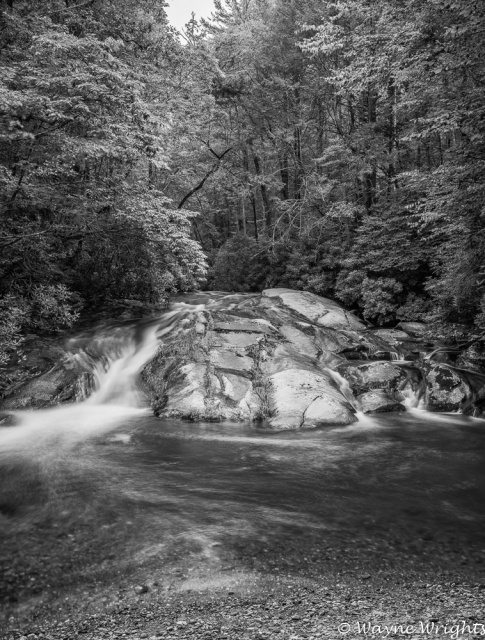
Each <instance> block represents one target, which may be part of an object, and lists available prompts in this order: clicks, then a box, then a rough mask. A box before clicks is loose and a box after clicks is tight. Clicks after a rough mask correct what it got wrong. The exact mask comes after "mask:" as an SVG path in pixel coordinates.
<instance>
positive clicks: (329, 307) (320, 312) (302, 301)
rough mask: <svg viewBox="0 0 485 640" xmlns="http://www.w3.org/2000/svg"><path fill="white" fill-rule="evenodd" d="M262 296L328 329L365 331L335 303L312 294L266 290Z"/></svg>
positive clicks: (359, 323) (360, 324)
mask: <svg viewBox="0 0 485 640" xmlns="http://www.w3.org/2000/svg"><path fill="white" fill-rule="evenodd" d="M263 296H266V297H269V298H273V297H276V298H278V299H279V300H280V301H281V302H282V303H283V305H285V306H286V307H288V308H289V309H291V310H292V311H295V312H296V313H298V314H300V315H301V316H304V317H305V318H307V319H308V320H310V321H311V322H314V323H316V324H318V325H321V326H323V327H327V328H329V329H351V330H359V329H360V330H363V329H365V325H364V324H363V323H362V322H360V320H358V319H357V318H356V317H355V316H354V315H353V314H352V313H350V312H348V311H346V310H345V309H343V307H341V306H340V305H339V304H338V303H337V302H334V301H333V300H329V299H328V298H322V297H321V296H317V295H315V294H314V293H309V292H307V291H294V290H292V289H266V290H265V291H263Z"/></svg>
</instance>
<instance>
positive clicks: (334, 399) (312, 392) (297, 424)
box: [268, 369, 356, 430]
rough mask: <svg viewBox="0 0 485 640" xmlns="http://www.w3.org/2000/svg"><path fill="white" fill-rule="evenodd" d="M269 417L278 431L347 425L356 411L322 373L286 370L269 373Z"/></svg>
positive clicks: (271, 424)
mask: <svg viewBox="0 0 485 640" xmlns="http://www.w3.org/2000/svg"><path fill="white" fill-rule="evenodd" d="M268 382H269V388H270V391H269V397H270V407H271V414H272V415H271V417H270V419H269V425H270V426H271V427H272V428H274V429H278V430H287V429H299V428H303V429H311V428H315V427H319V426H325V425H348V424H351V423H352V422H355V420H356V418H355V414H354V411H353V409H352V407H350V406H349V405H348V403H347V400H346V399H345V397H344V396H343V395H342V394H341V393H340V391H339V390H338V389H337V388H336V387H335V385H334V384H333V383H332V381H331V380H330V379H329V378H328V377H327V376H326V375H325V374H323V373H322V374H321V375H317V374H316V373H313V372H311V371H305V370H301V369H287V370H285V371H280V372H278V373H275V374H273V375H271V376H269V379H268Z"/></svg>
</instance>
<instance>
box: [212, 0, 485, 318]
mask: <svg viewBox="0 0 485 640" xmlns="http://www.w3.org/2000/svg"><path fill="white" fill-rule="evenodd" d="M216 6H217V11H216V15H215V18H216V20H214V21H212V22H211V23H209V24H207V25H206V28H207V30H208V33H209V34H210V36H211V38H210V40H209V41H208V43H206V45H205V46H206V47H208V48H209V49H210V50H211V51H212V53H213V55H214V57H215V59H216V61H217V65H216V75H215V80H214V89H213V91H214V95H215V97H216V99H217V102H218V105H219V107H220V108H221V109H222V111H223V113H224V114H225V119H224V120H222V119H221V126H220V127H219V128H218V129H217V130H216V131H214V133H213V136H214V137H216V136H217V135H219V137H220V139H221V140H222V139H224V141H225V144H226V145H228V146H230V147H232V149H233V151H232V153H231V155H230V156H229V157H228V159H227V161H226V162H225V164H224V167H223V168H222V170H221V173H220V176H219V184H216V183H215V182H214V183H213V184H212V185H211V188H210V189H207V190H206V192H205V202H204V207H206V209H207V210H209V211H212V216H211V217H210V218H207V217H206V218H205V220H206V221H207V222H206V228H205V235H204V240H205V246H206V248H207V249H212V247H213V246H214V243H215V244H216V246H217V244H220V243H224V242H225V241H228V242H229V244H228V248H225V247H223V249H221V251H220V252H219V254H218V257H217V259H216V261H215V269H214V276H215V282H214V286H216V287H218V286H220V284H223V283H226V281H227V278H228V273H229V272H230V271H231V266H230V263H231V261H232V260H233V248H234V246H235V243H236V240H235V238H234V236H236V238H237V237H240V236H241V235H251V236H252V237H253V238H254V240H257V241H258V246H257V247H256V248H255V250H251V256H250V257H248V258H247V259H246V260H245V261H243V262H242V264H244V265H245V266H244V268H242V269H241V270H240V273H239V280H238V283H235V282H234V284H233V286H234V288H241V289H248V288H249V289H251V288H254V287H260V286H264V285H276V284H277V285H282V286H292V287H298V288H303V289H307V290H310V291H314V292H316V293H320V294H324V295H329V296H333V297H337V298H338V299H340V300H341V301H343V302H344V303H345V304H347V305H350V306H353V307H354V308H356V309H358V310H359V311H360V312H361V313H362V314H363V316H364V317H365V318H366V319H367V320H369V321H371V322H373V323H377V324H389V323H390V324H392V323H395V322H397V321H398V320H400V319H403V320H404V319H405V320H410V319H413V320H430V321H433V322H441V323H443V322H447V323H465V324H468V325H473V323H477V324H478V325H479V326H480V325H483V324H484V323H485V321H484V317H485V314H484V311H483V309H484V308H485V306H484V298H483V296H484V293H485V289H484V287H485V276H484V272H485V263H484V257H485V254H484V251H485V238H484V220H483V215H484V208H483V207H484V203H485V182H484V177H485V164H484V161H485V137H484V135H485V62H484V61H485V38H484V37H483V36H484V33H485V5H484V3H483V2H481V1H480V0H471V1H469V0H431V1H429V0H326V1H325V2H321V1H320V0H318V1H317V0H305V1H301V0H298V1H296V0H274V1H270V0H245V1H243V0H240V1H235V0H226V1H225V2H224V3H222V2H221V1H216ZM221 182H222V183H223V185H224V188H223V189H221V187H220V183H221ZM209 222H210V223H211V225H212V226H210V225H209V224H208V223H209ZM214 227H215V228H216V230H217V232H218V233H217V234H214ZM247 246H248V244H247V242H246V241H244V242H242V241H241V242H240V247H241V249H240V250H242V248H243V247H247ZM224 261H225V262H226V264H227V265H228V269H227V270H225V269H224V266H223V263H224ZM246 265H248V266H246ZM258 265H259V273H260V275H261V276H262V277H260V278H255V277H254V272H255V271H258ZM268 265H270V267H269V268H268ZM232 270H233V271H234V268H232ZM220 274H223V275H222V276H221V275H220ZM231 282H233V280H231ZM219 283H220V284H219Z"/></svg>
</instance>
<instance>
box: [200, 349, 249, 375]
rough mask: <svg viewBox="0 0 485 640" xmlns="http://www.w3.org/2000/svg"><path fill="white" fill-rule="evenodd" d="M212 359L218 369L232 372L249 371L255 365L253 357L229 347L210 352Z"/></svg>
mask: <svg viewBox="0 0 485 640" xmlns="http://www.w3.org/2000/svg"><path fill="white" fill-rule="evenodd" d="M210 361H211V363H212V364H213V365H214V366H215V367H217V369H221V370H223V371H229V372H232V373H241V372H246V373H249V371H251V369H252V367H253V361H252V359H251V358H249V357H247V356H244V355H241V354H240V353H237V352H233V351H229V350H227V349H221V350H219V351H215V350H212V351H211V352H210Z"/></svg>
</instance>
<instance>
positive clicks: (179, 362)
mask: <svg viewBox="0 0 485 640" xmlns="http://www.w3.org/2000/svg"><path fill="white" fill-rule="evenodd" d="M200 295H201V294H196V295H195V298H196V300H198V299H199V298H200ZM203 299H204V302H203V303H202V304H201V306H200V307H197V308H195V307H192V309H193V310H191V309H190V308H189V309H188V310H187V311H186V312H181V313H180V319H178V320H176V322H175V325H174V330H173V331H172V332H171V333H169V334H167V335H166V336H165V337H164V343H163V344H162V345H161V346H160V347H159V349H158V351H157V352H156V353H154V354H153V358H152V359H151V360H150V361H149V362H148V363H147V364H146V365H145V366H144V367H143V369H142V371H141V375H140V386H141V388H142V389H143V391H144V393H145V395H146V397H147V399H148V401H149V403H150V405H151V407H152V409H153V412H154V414H155V415H156V416H158V417H161V418H171V419H183V420H191V421H203V422H211V421H238V422H241V421H244V422H247V421H258V422H261V423H264V425H265V426H267V427H268V428H271V429H275V430H286V429H311V428H317V427H323V426H328V425H348V424H351V423H352V422H355V420H356V419H357V418H356V411H357V408H358V409H359V410H360V409H362V411H364V412H365V413H381V412H394V411H403V410H405V407H404V405H403V402H404V400H405V397H409V396H410V395H413V394H414V395H415V396H416V398H418V399H419V398H421V399H423V400H424V401H425V403H426V404H427V405H428V406H429V408H430V409H431V410H437V411H440V410H441V411H443V410H456V409H458V408H460V407H462V406H467V407H469V406H470V405H473V402H474V398H478V397H479V396H480V398H481V397H482V396H484V397H485V391H483V392H480V389H481V388H482V387H485V382H484V383H483V384H482V383H480V382H479V381H475V383H471V382H470V381H468V382H467V379H468V378H467V376H466V375H465V373H466V372H462V373H460V372H459V370H453V368H452V367H450V366H449V365H446V364H441V363H425V362H412V361H411V360H412V353H411V351H412V350H413V353H414V351H416V349H419V348H420V347H419V344H418V345H417V346H416V337H415V336H416V334H417V333H418V330H421V329H422V327H421V325H420V326H419V327H417V326H414V325H415V324H416V323H402V325H401V328H400V329H399V330H398V329H377V330H375V329H367V328H366V327H365V325H364V324H363V323H362V322H361V321H360V320H359V319H358V318H357V317H356V316H354V315H353V314H352V313H350V312H348V311H346V310H345V309H343V308H342V307H341V306H340V305H339V304H338V303H336V302H334V301H332V300H328V299H326V298H322V297H320V296H317V295H315V294H312V293H308V292H301V291H293V290H291V289H269V290H266V291H263V293H262V294H244V295H242V294H241V295H238V294H227V295H224V294H222V293H219V292H217V293H214V294H211V293H207V294H204V298H203ZM197 304H198V302H197ZM407 324H411V325H412V327H411V328H410V332H409V333H407V332H406V331H405V327H406V326H407ZM140 327H141V325H140ZM411 329H412V331H411ZM123 331H125V332H127V331H131V332H132V334H133V335H132V339H133V336H136V333H137V325H135V324H133V325H132V326H131V327H128V328H127V327H126V326H125V327H124V328H121V327H118V328H115V329H113V331H112V333H111V338H112V340H114V342H113V343H112V348H113V349H115V351H116V348H118V347H116V345H118V344H119V343H121V341H122V340H123V338H125V339H126V336H127V335H129V334H127V333H125V334H124V333H123ZM411 334H412V335H411ZM68 344H69V345H70V353H68V352H66V351H62V350H60V349H59V354H60V355H59V359H58V361H57V363H55V364H54V366H52V363H50V364H51V368H50V369H49V370H48V371H46V372H44V373H42V374H41V375H38V376H36V377H34V378H31V379H29V380H28V381H27V382H26V383H23V384H20V385H16V386H12V387H11V388H10V389H8V390H7V393H6V394H5V399H4V401H3V404H2V405H1V408H2V409H3V410H6V411H8V410H14V409H23V408H41V407H47V406H53V405H55V404H58V403H61V402H75V401H78V400H80V399H83V397H86V396H87V395H89V393H90V391H91V390H92V389H93V380H92V377H93V376H92V373H91V372H90V371H91V370H90V367H91V368H92V367H94V366H95V365H96V363H97V362H102V361H103V358H104V359H105V360H106V357H105V354H103V344H104V343H103V342H102V341H97V342H96V341H94V342H93V343H91V342H90V341H89V339H88V338H87V337H86V334H84V336H82V337H80V338H79V337H78V338H75V339H73V340H71V341H70V342H69V343H68ZM73 344H74V345H79V349H80V351H79V354H76V353H73ZM106 344H108V343H106ZM106 348H108V347H107V346H106ZM93 349H94V351H95V352H96V353H95V354H94V355H93V353H92V352H93ZM74 351H75V349H74ZM86 354H87V356H89V357H85V356H86ZM61 356H62V357H61ZM404 358H405V359H404ZM96 366H97V365H96ZM470 373H473V372H468V373H467V375H468V376H469V374H470ZM477 375H478V374H477ZM484 380H485V378H484ZM480 385H481V386H480ZM475 387H477V389H478V391H477V389H475ZM480 393H481V395H480ZM352 394H353V397H352ZM481 402H482V404H483V403H484V401H483V400H481Z"/></svg>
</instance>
